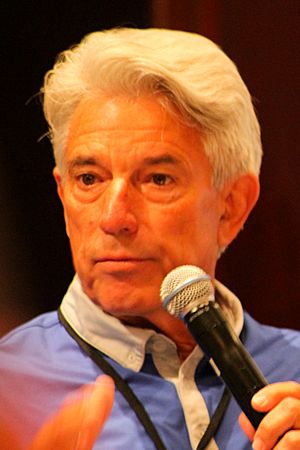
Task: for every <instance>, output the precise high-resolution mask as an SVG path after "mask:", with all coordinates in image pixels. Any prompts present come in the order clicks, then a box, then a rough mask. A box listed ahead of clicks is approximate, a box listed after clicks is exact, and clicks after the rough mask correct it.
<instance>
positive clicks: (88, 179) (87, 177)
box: [79, 173, 96, 186]
mask: <svg viewBox="0 0 300 450" xmlns="http://www.w3.org/2000/svg"><path fill="white" fill-rule="evenodd" d="M79 179H80V181H81V182H82V183H83V184H84V185H85V186H90V185H92V184H94V183H95V181H96V176H95V175H93V174H92V173H83V174H82V175H80V176H79Z"/></svg>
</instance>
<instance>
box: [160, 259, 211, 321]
mask: <svg viewBox="0 0 300 450" xmlns="http://www.w3.org/2000/svg"><path fill="white" fill-rule="evenodd" d="M160 297H161V300H162V302H163V306H164V308H165V309H166V310H167V311H168V312H169V313H170V314H172V315H173V316H176V317H182V316H185V314H186V313H187V312H189V311H190V310H191V309H192V308H193V307H194V306H199V305H202V304H205V303H207V302H208V301H212V300H214V289H213V285H212V282H211V279H210V277H209V275H207V274H206V273H205V272H204V271H203V270H202V269H200V268H199V267H196V266H190V265H186V266H180V267H176V269H174V270H172V271H171V272H170V273H168V275H167V276H166V277H165V279H164V280H163V282H162V285H161V289H160Z"/></svg>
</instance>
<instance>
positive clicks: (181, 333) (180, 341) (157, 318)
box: [122, 310, 196, 362]
mask: <svg viewBox="0 0 300 450" xmlns="http://www.w3.org/2000/svg"><path fill="white" fill-rule="evenodd" d="M122 322H124V323H127V324H128V325H131V326H136V327H140V328H151V329H154V330H155V331H157V332H159V333H162V334H164V335H165V336H167V337H168V338H170V339H171V340H172V341H173V342H174V343H175V344H176V347H177V353H178V356H179V359H180V361H181V362H183V361H184V360H185V359H186V358H187V357H188V356H189V354H190V353H191V352H192V351H193V349H194V348H195V346H196V342H195V340H194V338H193V337H192V335H191V334H190V332H189V331H188V329H187V328H186V326H185V324H184V323H183V322H182V320H180V319H177V318H176V317H172V316H171V315H170V314H169V313H167V312H166V311H164V310H162V311H159V314H155V313H154V314H149V315H148V316H147V317H123V318H122Z"/></svg>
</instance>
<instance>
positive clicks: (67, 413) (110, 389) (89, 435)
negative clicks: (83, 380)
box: [30, 376, 114, 450]
mask: <svg viewBox="0 0 300 450" xmlns="http://www.w3.org/2000/svg"><path fill="white" fill-rule="evenodd" d="M113 397H114V384H113V381H112V379H111V378H110V377H107V376H100V377H99V378H97V380H96V382H95V383H94V384H91V385H86V386H84V387H83V388H81V389H79V390H78V391H76V392H75V393H73V394H72V395H71V396H68V397H67V398H66V400H65V401H64V402H63V404H62V406H61V408H60V409H59V410H58V412H57V413H56V414H55V415H54V416H52V417H51V418H50V419H49V420H48V421H47V422H46V423H45V424H44V426H43V427H42V429H41V430H40V431H39V433H38V435H37V436H36V439H35V440H34V443H33V444H32V446H31V447H30V450H53V449H54V448H59V449H60V450H71V449H72V450H73V449H74V450H75V449H76V450H89V449H91V448H92V446H93V444H94V442H95V440H96V438H97V435H98V434H99V432H100V431H101V428H102V427H103V424H104V422H105V420H106V418H107V416H108V414H109V413H110V411H111V408H112V404H113Z"/></svg>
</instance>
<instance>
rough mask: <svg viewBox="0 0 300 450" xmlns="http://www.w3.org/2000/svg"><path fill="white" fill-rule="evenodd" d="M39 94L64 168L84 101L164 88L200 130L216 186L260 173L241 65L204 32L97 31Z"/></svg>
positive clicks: (68, 55) (61, 61)
mask: <svg viewBox="0 0 300 450" xmlns="http://www.w3.org/2000/svg"><path fill="white" fill-rule="evenodd" d="M41 92H42V94H43V97H44V112H45V117H46V120H47V121H48V124H49V136H50V139H51V141H52V144H53V149H54V156H55V160H56V164H57V165H58V166H59V167H60V168H62V167H63V160H64V149H65V145H66V139H67V135H68V129H69V123H70V119H71V117H72V114H73V112H74V110H75V108H76V106H77V105H78V104H79V102H80V101H81V100H82V99H83V98H87V97H91V96H95V95H96V96H97V95H99V94H103V93H104V94H110V95H122V94H126V95H129V96H134V97H138V96H139V95H141V94H143V93H153V94H159V93H163V94H164V98H166V99H169V100H171V102H172V103H173V104H175V105H176V107H177V108H178V109H179V111H180V113H181V116H182V119H183V120H185V121H187V123H188V124H189V125H191V126H194V127H196V128H197V129H199V131H200V132H201V136H202V139H203V145H204V151H205V153H206V155H207V157H208V159H209V161H210V164H211V166H212V168H213V176H214V184H215V186H216V187H219V188H220V187H222V186H223V184H224V183H225V182H226V181H227V180H230V179H233V178H235V177H237V176H238V175H240V174H243V173H246V172H252V173H254V174H256V175H258V174H259V170H260V164H261V157H262V145H261V139H260V129H259V124H258V121H257V118H256V115H255V112H254V108H253V104H252V101H251V97H250V94H249V92H248V89H247V87H246V85H245V84H244V82H243V80H242V79H241V77H240V75H239V73H238V70H237V68H236V66H235V64H234V63H233V62H232V61H231V60H230V59H229V58H228V57H227V56H226V55H225V54H224V52H223V51H222V50H221V49H220V48H219V47H218V46H217V45H216V44H214V43H213V42H211V41H210V40H209V39H207V38H205V37H203V36H200V35H198V34H193V33H187V32H183V31H175V30H165V29H130V28H116V29H112V30H107V31H101V32H94V33H91V34H89V35H87V36H86V37H85V38H84V39H83V40H82V42H81V43H80V44H78V45H77V46H74V47H73V48H71V49H69V50H66V51H65V52H63V53H61V54H60V55H59V56H58V59H57V61H56V63H55V65H54V67H53V69H52V70H50V71H49V72H48V73H47V74H46V76H45V82H44V86H43V88H42V90H41ZM166 105H167V102H166ZM166 107H167V106H166Z"/></svg>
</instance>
